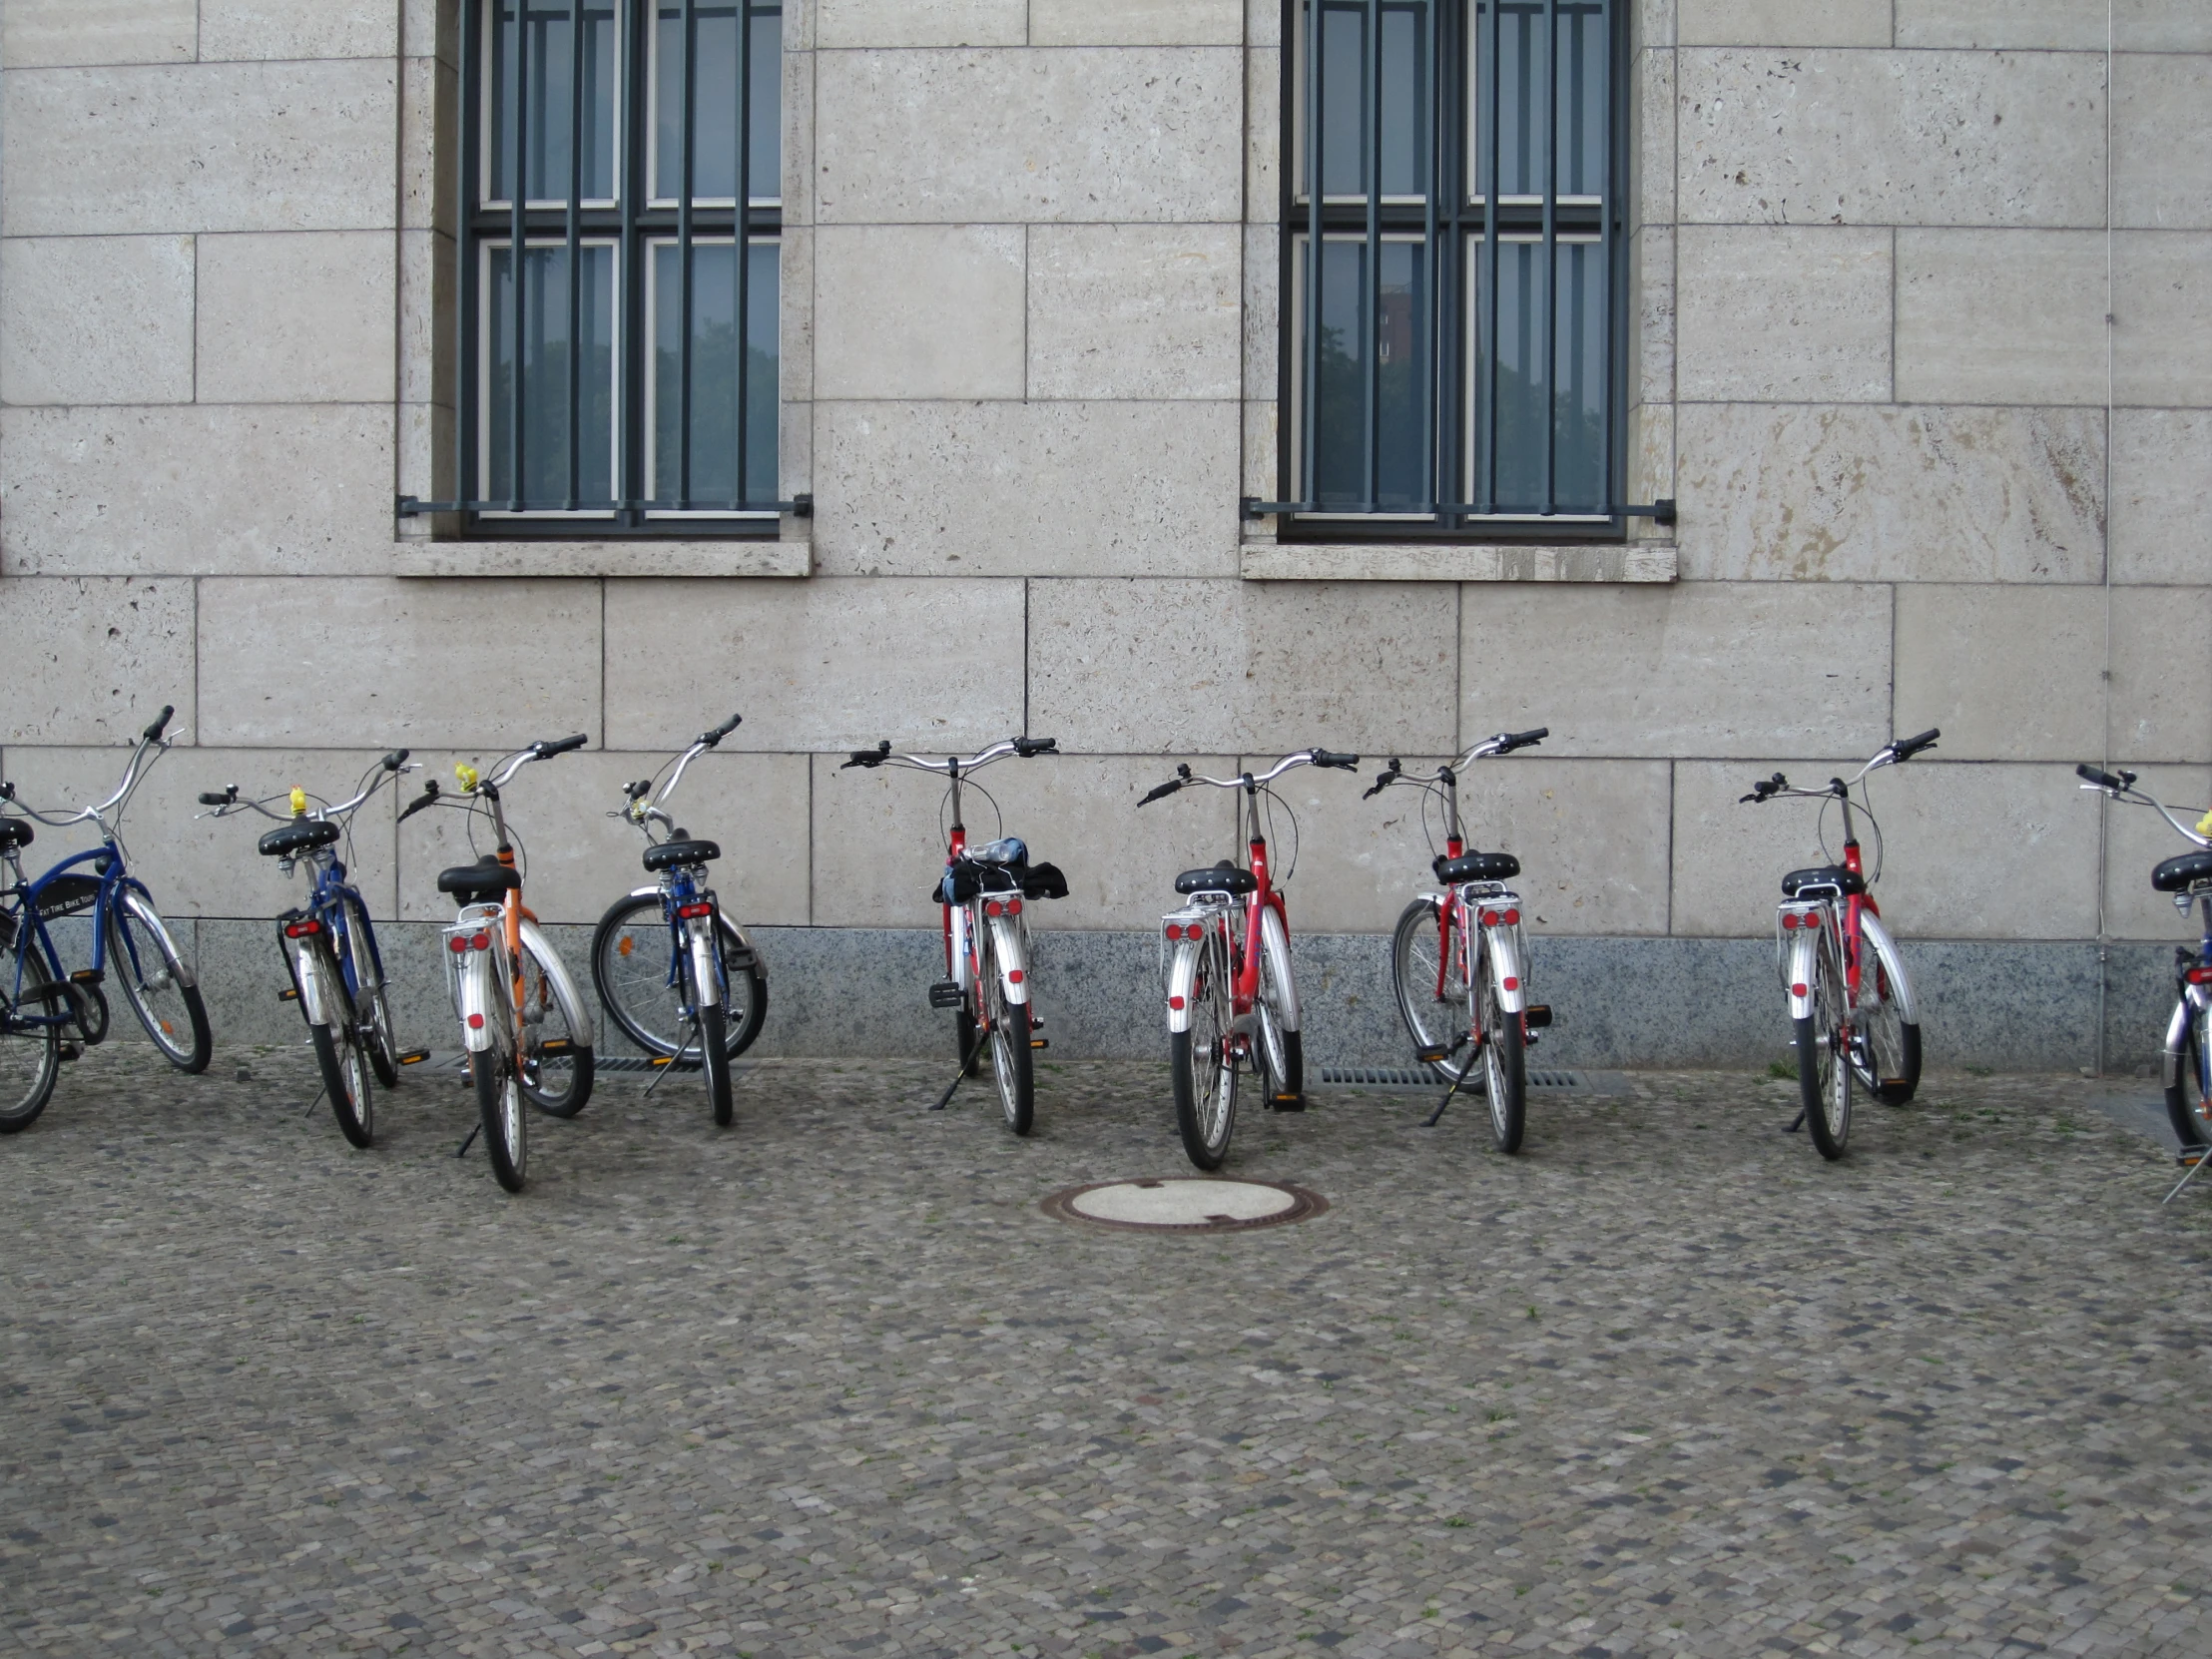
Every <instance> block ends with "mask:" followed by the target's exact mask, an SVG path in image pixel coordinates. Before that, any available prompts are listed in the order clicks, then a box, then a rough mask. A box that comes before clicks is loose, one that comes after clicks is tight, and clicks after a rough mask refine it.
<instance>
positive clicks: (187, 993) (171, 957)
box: [108, 888, 215, 1074]
mask: <svg viewBox="0 0 2212 1659" xmlns="http://www.w3.org/2000/svg"><path fill="white" fill-rule="evenodd" d="M168 940H169V934H168V931H167V930H166V929H165V928H164V927H163V926H162V922H161V917H160V916H159V915H157V914H156V913H155V910H154V906H153V905H152V904H151V903H149V902H148V901H147V899H146V896H145V895H144V894H143V893H138V892H133V891H131V890H129V889H128V888H126V889H124V890H123V891H122V892H119V893H118V894H117V895H116V902H115V904H114V906H113V907H112V908H110V909H109V911H108V972H109V974H110V975H111V976H112V977H113V978H114V979H115V981H116V982H117V983H118V984H119V985H121V986H122V987H123V1000H124V1001H125V1002H128V1003H129V1004H130V1005H131V1012H132V1013H134V1014H136V1015H137V1016H138V1022H139V1024H141V1025H143V1026H145V1027H146V1034H147V1035H148V1036H149V1037H152V1038H153V1039H154V1046H155V1047H156V1048H158V1049H160V1050H161V1051H162V1054H163V1057H164V1058H166V1059H167V1060H168V1061H169V1063H170V1064H171V1065H173V1066H175V1067H176V1068H177V1069H178V1070H179V1071H181V1072H185V1073H187V1074H191V1073H195V1072H202V1071H205V1070H207V1069H208V1059H209V1057H210V1056H211V1055H212V1054H213V1053H214V1052H215V1042H214V1039H213V1038H212V1037H211V1036H210V1035H209V1032H208V1005H207V1003H205V1002H203V1001H202V1000H201V998H200V987H199V986H198V985H194V984H189V983H187V980H188V979H189V977H190V972H189V970H188V969H187V968H186V967H185V964H184V961H183V959H182V958H180V957H179V956H178V955H177V954H176V953H175V952H174V951H173V950H172V949H171V948H170V946H169V942H168Z"/></svg>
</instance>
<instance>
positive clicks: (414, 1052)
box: [392, 1048, 430, 1066]
mask: <svg viewBox="0 0 2212 1659" xmlns="http://www.w3.org/2000/svg"><path fill="white" fill-rule="evenodd" d="M429 1057H430V1051H429V1050H428V1049H427V1048H410V1049H408V1050H407V1052H406V1053H404V1054H402V1055H400V1056H399V1058H398V1059H396V1060H394V1061H393V1062H392V1064H394V1065H400V1066H419V1065H420V1064H422V1062H423V1061H425V1060H427V1059H428V1058H429Z"/></svg>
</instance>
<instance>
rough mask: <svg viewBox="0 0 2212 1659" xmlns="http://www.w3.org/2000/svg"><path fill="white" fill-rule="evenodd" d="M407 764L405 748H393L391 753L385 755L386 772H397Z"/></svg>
mask: <svg viewBox="0 0 2212 1659" xmlns="http://www.w3.org/2000/svg"><path fill="white" fill-rule="evenodd" d="M406 764H407V752H406V751H405V750H404V749H395V750H393V751H392V752H391V753H390V754H389V755H386V756H385V757H384V761H383V766H384V770H385V771H386V772H397V771H398V770H399V769H400V768H401V767H403V766H405V765H406Z"/></svg>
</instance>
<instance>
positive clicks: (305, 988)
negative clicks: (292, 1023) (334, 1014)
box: [286, 939, 330, 1025]
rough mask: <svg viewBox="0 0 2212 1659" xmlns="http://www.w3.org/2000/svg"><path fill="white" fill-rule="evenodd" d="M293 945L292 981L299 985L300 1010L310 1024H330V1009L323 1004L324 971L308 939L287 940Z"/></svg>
mask: <svg viewBox="0 0 2212 1659" xmlns="http://www.w3.org/2000/svg"><path fill="white" fill-rule="evenodd" d="M286 942H287V943H289V944H290V946H291V982H292V983H293V984H294V985H296V986H298V987H299V1012H300V1014H301V1015H302V1016H304V1018H305V1019H306V1021H307V1023H308V1024H309V1025H328V1024H329V1023H330V1010H329V1009H327V1008H325V1007H323V1005H322V972H321V969H320V968H319V967H318V966H317V965H316V963H315V959H314V946H313V944H312V943H311V942H310V941H308V940H307V939H291V940H287V941H286Z"/></svg>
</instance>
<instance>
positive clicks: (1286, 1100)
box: [1254, 910, 1306, 1111]
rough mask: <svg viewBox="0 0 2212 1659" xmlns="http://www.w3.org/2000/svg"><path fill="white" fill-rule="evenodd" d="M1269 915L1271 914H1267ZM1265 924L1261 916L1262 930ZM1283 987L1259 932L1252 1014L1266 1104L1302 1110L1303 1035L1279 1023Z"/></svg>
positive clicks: (1303, 1091)
mask: <svg viewBox="0 0 2212 1659" xmlns="http://www.w3.org/2000/svg"><path fill="white" fill-rule="evenodd" d="M1267 914H1268V915H1273V914H1274V911H1272V910H1270V911H1268V912H1267ZM1266 926H1267V921H1266V919H1265V917H1263V919H1262V921H1261V927H1262V928H1263V930H1264V929H1265V928H1266ZM1289 949H1290V941H1289V939H1287V938H1286V939H1285V940H1284V952H1285V954H1286V955H1287V954H1289ZM1283 1000H1284V996H1283V987H1282V986H1281V985H1279V984H1277V983H1276V978H1275V959H1274V957H1273V956H1271V955H1270V954H1269V952H1268V950H1267V948H1266V936H1265V932H1264V931H1263V934H1262V943H1261V950H1260V990H1259V995H1258V997H1257V998H1256V1003H1257V1006H1256V1007H1255V1009H1254V1011H1255V1012H1256V1013H1258V1014H1259V1016H1260V1017H1259V1019H1258V1020H1256V1021H1255V1022H1254V1023H1255V1025H1257V1026H1258V1028H1259V1037H1260V1059H1261V1063H1262V1065H1263V1066H1264V1067H1265V1069H1266V1073H1267V1075H1266V1077H1265V1078H1264V1079H1263V1082H1264V1085H1265V1087H1266V1089H1267V1092H1268V1104H1269V1105H1270V1106H1280V1107H1283V1108H1285V1109H1287V1110H1293V1111H1296V1110H1303V1109H1304V1107H1305V1104H1306V1041H1305V1038H1304V1036H1303V1035H1301V1034H1300V1033H1299V1032H1297V1031H1293V1030H1291V1029H1290V1028H1289V1027H1287V1026H1286V1025H1284V1023H1283V1015H1282V1011H1281V1009H1282V1003H1283Z"/></svg>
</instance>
